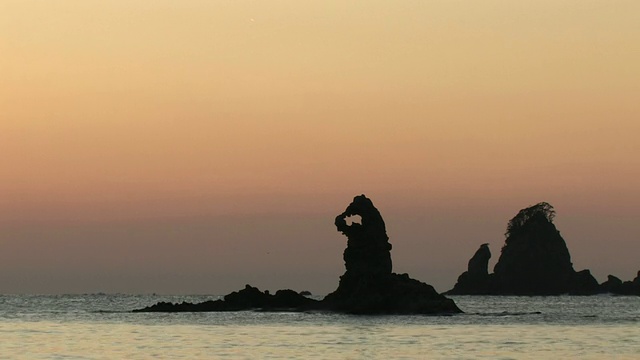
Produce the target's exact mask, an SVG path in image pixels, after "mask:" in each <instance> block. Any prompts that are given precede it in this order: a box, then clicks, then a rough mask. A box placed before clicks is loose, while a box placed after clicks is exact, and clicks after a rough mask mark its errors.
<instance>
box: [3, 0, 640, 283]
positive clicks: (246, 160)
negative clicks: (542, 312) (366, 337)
mask: <svg viewBox="0 0 640 360" xmlns="http://www.w3.org/2000/svg"><path fill="white" fill-rule="evenodd" d="M638 14H640V2H638V1H635V0H630V1H587V0H575V1H562V2H558V1H544V0H536V1H533V0H532V1H517V2H514V1H497V0H488V1H481V2H480V1H403V2H389V1H382V0H379V1H378V0H370V1H366V2H365V1H353V2H344V1H337V0H327V1H321V2H312V3H308V2H300V1H293V0H286V1H204V0H203V1H197V0H185V1H180V2H175V1H157V0H156V1H151V0H139V1H135V2H130V1H119V0H118V1H109V2H88V1H84V0H82V1H81V0H77V1H72V0H65V1H29V0H7V1H2V2H1V3H0V54H2V55H1V56H0V164H1V166H0V248H1V249H2V251H0V293H3V292H4V293H7V292H90V291H126V292H154V291H155V292H182V293H185V292H186V293H188V292H200V293H202V292H213V293H220V292H226V291H231V290H235V289H238V288H241V287H242V286H244V283H246V282H251V283H252V284H253V285H256V286H259V287H263V288H270V287H271V288H272V289H276V288H282V287H293V288H296V289H298V290H302V289H303V288H305V287H306V288H309V290H312V291H315V292H327V291H330V290H332V289H333V288H334V287H335V286H336V285H337V280H338V279H337V276H339V275H340V274H341V273H342V272H343V267H342V259H341V256H342V249H343V248H344V246H345V239H344V238H342V237H341V235H340V234H338V233H337V232H336V231H335V229H334V226H333V217H334V216H335V215H337V214H339V213H340V212H342V211H343V210H344V207H346V205H347V204H348V203H349V202H350V201H351V199H352V197H353V196H354V195H357V194H360V193H365V194H367V195H368V196H370V197H371V198H372V199H373V201H374V203H375V204H376V205H378V207H379V209H380V210H381V212H382V215H383V216H384V217H385V219H386V220H387V225H388V230H389V235H390V237H391V242H392V243H393V244H394V250H393V253H392V256H393V259H394V268H395V269H396V271H400V272H404V271H407V272H409V273H410V274H411V275H412V276H414V277H416V278H419V279H421V280H424V281H426V282H429V283H431V284H434V285H435V286H436V288H437V289H438V290H447V289H448V288H450V287H451V286H452V285H453V282H454V281H455V278H456V277H457V275H458V274H459V273H460V272H462V271H463V270H464V269H465V268H466V262H467V260H468V258H469V257H470V256H471V255H472V254H473V252H474V251H475V250H476V248H477V246H479V245H480V244H481V243H484V242H490V243H491V247H492V251H493V254H494V259H493V260H494V261H495V260H496V259H497V257H498V255H499V250H500V247H501V246H502V243H503V233H504V228H505V226H506V223H507V221H508V220H509V219H510V218H511V217H512V216H513V215H515V213H517V211H518V210H519V209H521V208H523V207H526V206H528V205H531V204H534V203H537V202H539V201H548V202H550V203H552V204H553V205H555V207H556V209H557V211H558V217H557V220H556V224H557V225H558V227H559V229H560V230H561V232H562V233H563V235H564V236H565V240H567V243H568V245H569V249H570V251H571V253H572V255H573V260H574V265H575V266H576V268H577V269H578V270H580V269H583V268H591V269H592V270H593V272H594V273H595V275H596V276H597V277H598V279H599V280H600V281H603V280H604V279H605V277H606V275H607V274H608V273H614V274H616V275H618V276H620V277H622V278H624V279H630V278H632V277H634V276H635V273H636V271H637V270H639V269H640V263H638V261H637V256H635V255H636V254H638V253H640V242H638V241H637V240H638V238H639V234H640V227H639V226H638V225H637V224H638V221H637V220H638V217H639V216H640V211H638V204H639V203H640V189H639V188H638V178H639V177H640V156H638V154H640V145H639V144H640V142H639V141H638V140H637V138H638V134H639V133H640V101H638V99H639V98H640V66H639V65H638V64H640V18H639V17H638ZM267 253H268V254H269V256H265V254H267ZM292 269H295V271H293V270H292ZM292 272H293V273H295V274H296V275H291V273H292ZM172 279H173V281H172Z"/></svg>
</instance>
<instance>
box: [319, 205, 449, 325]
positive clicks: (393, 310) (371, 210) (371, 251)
mask: <svg viewBox="0 0 640 360" xmlns="http://www.w3.org/2000/svg"><path fill="white" fill-rule="evenodd" d="M352 216H359V217H360V219H361V222H360V223H357V222H353V223H352V224H351V225H349V224H348V223H347V218H349V217H352ZM335 224H336V228H337V229H338V231H340V232H342V233H343V234H344V235H346V236H347V248H346V249H345V251H344V256H343V258H344V262H345V268H346V272H345V273H344V275H342V276H341V277H340V284H339V285H338V289H336V291H334V292H333V293H331V294H329V295H327V297H325V299H324V300H323V305H324V306H325V307H326V308H327V309H329V310H332V311H338V312H346V313H353V314H435V313H459V312H461V311H460V309H458V307H457V306H456V305H455V303H454V302H453V301H452V300H451V299H447V298H446V297H444V296H443V295H440V294H438V293H437V292H436V291H435V290H434V289H433V287H432V286H431V285H427V284H425V283H422V282H420V281H418V280H413V279H411V278H409V276H408V275H407V274H402V275H398V274H394V273H392V264H391V253H390V251H391V244H390V243H389V237H388V236H387V232H386V228H385V224H384V220H383V219H382V216H381V215H380V212H378V209H376V208H375V206H373V203H372V202H371V200H369V199H368V198H367V197H366V196H364V195H360V196H356V197H355V198H354V199H353V202H352V203H351V204H350V205H349V206H348V207H347V209H346V210H345V211H344V212H343V213H342V214H340V215H338V216H337V217H336V221H335Z"/></svg>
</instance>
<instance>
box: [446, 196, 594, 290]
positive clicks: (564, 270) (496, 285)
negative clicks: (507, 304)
mask: <svg viewBox="0 0 640 360" xmlns="http://www.w3.org/2000/svg"><path fill="white" fill-rule="evenodd" d="M554 217H555V211H554V210H553V206H551V205H550V204H548V203H545V202H543V203H539V204H537V205H534V206H531V207H528V208H526V209H522V210H520V212H518V214H517V215H516V216H515V217H514V218H513V219H511V220H510V221H509V224H508V225H507V232H506V234H505V235H506V240H505V245H504V247H503V248H502V252H501V254H500V258H499V259H498V262H497V263H496V265H495V267H494V270H493V274H492V275H489V276H488V278H485V277H479V281H480V282H479V283H478V284H472V282H473V280H474V279H472V278H471V277H469V276H464V277H463V276H461V277H462V279H461V280H462V284H460V285H458V284H456V287H454V289H452V290H451V293H455V294H493V295H558V294H576V295H590V294H596V293H598V292H600V287H599V285H598V282H597V281H596V280H595V278H594V277H593V276H592V275H591V273H590V272H589V270H583V271H580V272H576V271H575V270H574V269H573V264H572V263H571V256H570V255H569V249H567V245H566V243H565V241H564V239H563V238H562V236H561V235H560V232H559V231H558V230H557V229H556V227H555V225H554V224H553V219H554ZM463 275H464V274H463ZM485 279H488V280H486V281H487V282H488V284H487V283H485V282H483V281H485ZM459 283H460V279H459Z"/></svg>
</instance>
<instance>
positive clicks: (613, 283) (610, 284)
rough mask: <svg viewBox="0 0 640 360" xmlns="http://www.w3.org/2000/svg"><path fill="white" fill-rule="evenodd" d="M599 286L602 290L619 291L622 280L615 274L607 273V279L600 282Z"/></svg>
mask: <svg viewBox="0 0 640 360" xmlns="http://www.w3.org/2000/svg"><path fill="white" fill-rule="evenodd" d="M600 286H601V287H602V291H604V292H608V293H617V292H620V290H621V288H622V280H620V279H619V278H618V277H616V276H613V275H608V276H607V281H605V282H603V283H602V284H600Z"/></svg>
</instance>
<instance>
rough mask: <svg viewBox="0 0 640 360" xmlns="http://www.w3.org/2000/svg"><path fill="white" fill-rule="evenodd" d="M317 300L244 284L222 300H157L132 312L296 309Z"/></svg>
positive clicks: (293, 292) (295, 293) (304, 307)
mask: <svg viewBox="0 0 640 360" xmlns="http://www.w3.org/2000/svg"><path fill="white" fill-rule="evenodd" d="M316 303H318V301H317V300H313V299H310V298H308V297H306V296H304V295H301V294H299V293H297V292H295V291H293V290H278V291H277V292H276V293H275V295H271V294H269V292H268V291H265V292H262V291H260V290H258V288H255V287H252V286H250V285H245V288H244V289H242V290H239V291H234V292H232V293H231V294H228V295H226V296H225V297H224V300H215V301H213V300H211V301H205V302H202V303H198V304H192V303H188V302H183V303H180V304H172V303H168V302H159V303H157V304H155V305H152V306H149V307H146V308H144V309H140V310H133V311H134V312H200V311H239V310H262V311H297V310H301V309H306V308H312V307H313V306H314V304H316Z"/></svg>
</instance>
